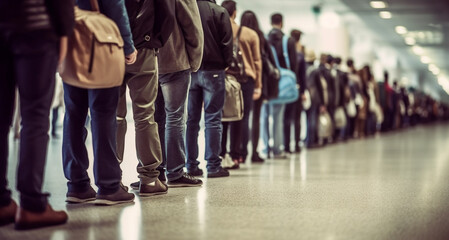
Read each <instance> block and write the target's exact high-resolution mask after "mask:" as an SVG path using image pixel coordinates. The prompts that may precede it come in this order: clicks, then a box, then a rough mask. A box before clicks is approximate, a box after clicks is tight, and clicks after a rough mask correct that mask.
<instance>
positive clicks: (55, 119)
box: [51, 106, 59, 137]
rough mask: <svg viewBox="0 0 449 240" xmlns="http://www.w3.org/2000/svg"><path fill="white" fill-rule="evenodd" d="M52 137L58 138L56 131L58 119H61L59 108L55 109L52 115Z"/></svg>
mask: <svg viewBox="0 0 449 240" xmlns="http://www.w3.org/2000/svg"><path fill="white" fill-rule="evenodd" d="M51 115H52V116H51V135H52V136H53V137H56V136H57V134H56V129H57V126H56V125H57V124H58V118H59V106H58V107H55V108H53V109H52V114H51Z"/></svg>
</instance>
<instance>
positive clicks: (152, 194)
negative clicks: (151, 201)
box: [139, 191, 168, 197]
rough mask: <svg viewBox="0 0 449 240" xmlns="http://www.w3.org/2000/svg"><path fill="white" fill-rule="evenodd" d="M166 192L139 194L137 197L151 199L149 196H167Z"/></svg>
mask: <svg viewBox="0 0 449 240" xmlns="http://www.w3.org/2000/svg"><path fill="white" fill-rule="evenodd" d="M167 193H168V191H165V192H153V193H139V196H141V197H151V196H157V195H164V194H167Z"/></svg>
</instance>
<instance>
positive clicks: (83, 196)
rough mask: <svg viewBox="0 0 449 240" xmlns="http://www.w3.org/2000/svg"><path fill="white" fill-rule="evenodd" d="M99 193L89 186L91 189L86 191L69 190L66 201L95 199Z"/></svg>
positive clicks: (74, 201) (80, 201)
mask: <svg viewBox="0 0 449 240" xmlns="http://www.w3.org/2000/svg"><path fill="white" fill-rule="evenodd" d="M96 195H97V193H96V192H95V190H94V189H93V188H92V187H91V186H89V189H88V190H87V191H85V192H68V193H67V195H66V197H67V198H66V200H65V201H66V202H68V203H85V202H90V201H94V200H95V197H96Z"/></svg>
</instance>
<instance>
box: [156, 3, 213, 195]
mask: <svg viewBox="0 0 449 240" xmlns="http://www.w3.org/2000/svg"><path fill="white" fill-rule="evenodd" d="M175 2H176V3H175V16H176V20H175V28H174V31H173V33H172V35H171V37H170V38H169V40H168V42H167V44H166V45H165V46H164V47H163V48H161V49H160V52H159V59H158V60H159V92H158V94H157V99H156V115H155V118H156V122H157V123H158V125H159V137H160V142H161V144H162V158H163V162H162V164H161V165H160V166H159V168H158V169H159V171H160V172H161V174H165V172H167V178H168V186H169V187H171V188H172V187H194V186H201V185H202V181H201V180H199V179H196V178H195V177H193V176H201V175H203V172H202V171H200V170H199V171H197V172H188V173H185V172H184V170H183V169H184V167H185V164H186V150H185V142H184V140H185V131H186V101H187V94H188V92H189V85H190V80H191V74H192V72H197V71H198V69H199V68H200V65H201V60H202V58H203V46H204V34H203V29H202V25H201V17H200V13H199V10H198V5H197V3H196V0H176V1H175Z"/></svg>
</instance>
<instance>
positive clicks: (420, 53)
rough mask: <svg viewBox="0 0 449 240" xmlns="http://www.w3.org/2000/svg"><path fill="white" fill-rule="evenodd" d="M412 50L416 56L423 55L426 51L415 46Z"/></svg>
mask: <svg viewBox="0 0 449 240" xmlns="http://www.w3.org/2000/svg"><path fill="white" fill-rule="evenodd" d="M412 50H413V52H414V53H415V54H416V55H422V54H423V53H424V49H422V47H420V46H413V47H412Z"/></svg>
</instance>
